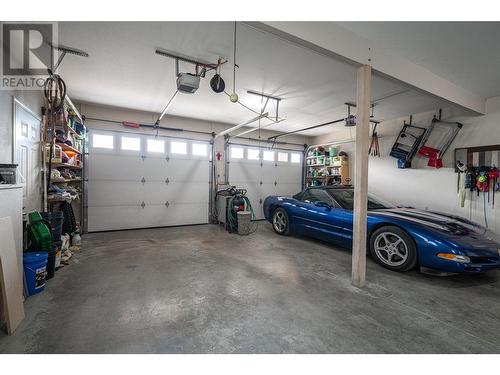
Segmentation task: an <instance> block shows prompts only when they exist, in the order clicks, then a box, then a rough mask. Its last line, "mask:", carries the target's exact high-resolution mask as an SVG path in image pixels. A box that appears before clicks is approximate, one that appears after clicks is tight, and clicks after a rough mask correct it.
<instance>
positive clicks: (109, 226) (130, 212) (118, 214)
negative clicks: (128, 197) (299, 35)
mask: <svg viewBox="0 0 500 375" xmlns="http://www.w3.org/2000/svg"><path fill="white" fill-rule="evenodd" d="M143 219H144V209H143V208H142V207H141V206H115V207H108V206H100V207H89V208H88V230H89V232H98V231H104V230H117V229H131V228H141V226H138V223H141V222H142V221H143Z"/></svg>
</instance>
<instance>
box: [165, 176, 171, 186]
mask: <svg viewBox="0 0 500 375" xmlns="http://www.w3.org/2000/svg"><path fill="white" fill-rule="evenodd" d="M165 183H166V184H167V185H168V184H169V183H170V180H169V179H168V177H167V179H166V180H165Z"/></svg>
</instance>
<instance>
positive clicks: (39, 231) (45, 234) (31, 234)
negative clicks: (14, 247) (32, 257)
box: [28, 211, 52, 252]
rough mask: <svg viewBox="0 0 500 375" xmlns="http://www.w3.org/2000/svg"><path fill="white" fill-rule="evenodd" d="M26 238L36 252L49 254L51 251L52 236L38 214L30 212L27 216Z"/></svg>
mask: <svg viewBox="0 0 500 375" xmlns="http://www.w3.org/2000/svg"><path fill="white" fill-rule="evenodd" d="M28 221H29V224H28V238H29V239H30V241H31V245H32V247H33V248H35V249H36V250H37V251H46V252H49V251H51V249H52V236H51V234H50V228H49V226H48V225H47V224H46V223H45V220H44V219H43V218H42V216H41V215H40V213H39V212H36V211H34V212H30V213H29V214H28Z"/></svg>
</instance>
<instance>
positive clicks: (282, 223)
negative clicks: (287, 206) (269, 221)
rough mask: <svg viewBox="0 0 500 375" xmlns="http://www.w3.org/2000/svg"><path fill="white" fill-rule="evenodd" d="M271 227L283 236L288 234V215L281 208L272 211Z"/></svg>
mask: <svg viewBox="0 0 500 375" xmlns="http://www.w3.org/2000/svg"><path fill="white" fill-rule="evenodd" d="M273 229H274V231H275V232H276V233H278V234H281V235H283V236H286V235H288V234H290V225H289V221H288V215H287V213H286V211H285V210H284V209H282V208H277V209H276V210H275V211H274V213H273Z"/></svg>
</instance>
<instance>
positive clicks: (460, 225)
mask: <svg viewBox="0 0 500 375" xmlns="http://www.w3.org/2000/svg"><path fill="white" fill-rule="evenodd" d="M370 214H374V215H375V216H390V217H393V218H395V219H403V220H405V221H410V222H412V223H414V224H420V225H423V226H426V227H429V228H434V229H436V230H438V231H445V232H448V233H450V234H455V235H470V234H480V235H482V234H485V233H486V228H484V227H482V226H481V225H478V224H476V223H473V222H472V221H469V220H467V219H464V218H462V217H459V216H455V215H449V214H444V213H440V212H433V211H424V210H417V209H415V208H402V207H398V208H390V209H384V210H373V211H370Z"/></svg>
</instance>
